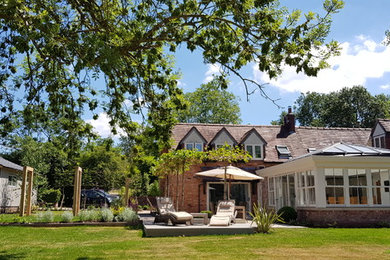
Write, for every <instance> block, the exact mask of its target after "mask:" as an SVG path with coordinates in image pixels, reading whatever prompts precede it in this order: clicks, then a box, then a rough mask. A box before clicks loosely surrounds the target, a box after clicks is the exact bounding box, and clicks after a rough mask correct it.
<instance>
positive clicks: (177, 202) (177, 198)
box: [175, 171, 179, 211]
mask: <svg viewBox="0 0 390 260" xmlns="http://www.w3.org/2000/svg"><path fill="white" fill-rule="evenodd" d="M175 202H176V211H179V172H178V171H176V201H175Z"/></svg>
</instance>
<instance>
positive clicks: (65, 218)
mask: <svg viewBox="0 0 390 260" xmlns="http://www.w3.org/2000/svg"><path fill="white" fill-rule="evenodd" d="M72 220H73V213H72V212H70V211H65V212H64V213H62V215H61V222H64V223H70V222H72Z"/></svg>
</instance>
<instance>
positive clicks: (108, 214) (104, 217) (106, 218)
mask: <svg viewBox="0 0 390 260" xmlns="http://www.w3.org/2000/svg"><path fill="white" fill-rule="evenodd" d="M100 216H101V221H103V222H111V221H112V220H113V219H114V214H113V213H112V211H111V209H108V208H102V209H101V210H100Z"/></svg>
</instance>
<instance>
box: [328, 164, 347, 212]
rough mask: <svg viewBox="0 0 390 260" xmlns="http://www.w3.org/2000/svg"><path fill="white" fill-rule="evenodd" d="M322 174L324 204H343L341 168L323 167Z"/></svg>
mask: <svg viewBox="0 0 390 260" xmlns="http://www.w3.org/2000/svg"><path fill="white" fill-rule="evenodd" d="M324 174H325V195H326V204H329V205H336V204H341V205H343V204H345V200H344V197H345V195H344V175H343V169H339V168H330V169H328V168H325V170H324Z"/></svg>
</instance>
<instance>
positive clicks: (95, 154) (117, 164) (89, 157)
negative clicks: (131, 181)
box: [80, 139, 129, 190]
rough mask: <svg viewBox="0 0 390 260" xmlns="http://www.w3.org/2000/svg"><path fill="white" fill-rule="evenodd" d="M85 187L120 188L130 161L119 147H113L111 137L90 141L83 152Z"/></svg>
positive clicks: (81, 164)
mask: <svg viewBox="0 0 390 260" xmlns="http://www.w3.org/2000/svg"><path fill="white" fill-rule="evenodd" d="M80 166H81V167H82V168H83V180H82V181H83V183H82V185H83V187H88V188H101V189H104V190H111V189H113V188H119V187H120V186H121V185H122V184H123V182H124V177H125V175H126V174H127V172H128V170H129V164H128V161H127V160H126V159H125V158H124V156H123V155H122V154H121V151H120V149H119V148H116V147H113V143H112V140H111V139H100V140H98V141H97V142H96V143H90V144H89V145H88V147H87V148H86V149H85V151H83V152H82V153H81V157H80Z"/></svg>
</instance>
